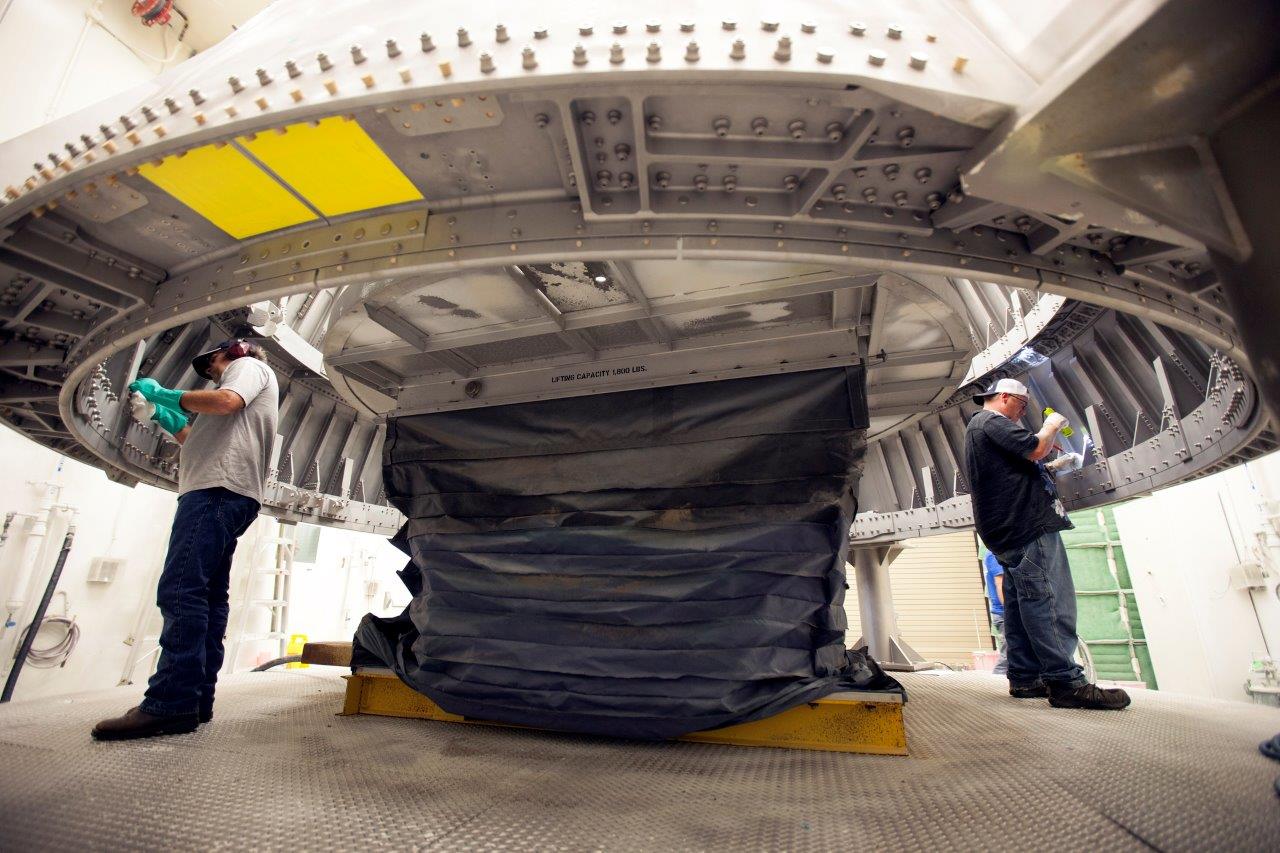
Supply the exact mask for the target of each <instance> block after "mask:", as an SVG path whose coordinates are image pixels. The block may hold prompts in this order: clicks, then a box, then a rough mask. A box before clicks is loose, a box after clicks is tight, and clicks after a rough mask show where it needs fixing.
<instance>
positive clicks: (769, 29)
mask: <svg viewBox="0 0 1280 853" xmlns="http://www.w3.org/2000/svg"><path fill="white" fill-rule="evenodd" d="M760 29H762V30H764V31H765V32H766V33H776V32H777V31H778V22H777V21H761V22H760Z"/></svg>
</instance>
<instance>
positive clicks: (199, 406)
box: [178, 388, 244, 415]
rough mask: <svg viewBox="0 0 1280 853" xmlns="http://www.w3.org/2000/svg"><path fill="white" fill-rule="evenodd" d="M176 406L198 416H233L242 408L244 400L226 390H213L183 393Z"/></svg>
mask: <svg viewBox="0 0 1280 853" xmlns="http://www.w3.org/2000/svg"><path fill="white" fill-rule="evenodd" d="M178 405H180V406H182V408H183V409H184V410H186V411H188V412H195V413H196V414H198V415H234V414H235V413H236V412H238V411H240V410H241V409H243V408H244V398H243V397H241V396H240V395H239V394H237V393H236V392H235V391H231V390H228V389H226V388H215V389H213V390H211V391H183V392H182V397H181V399H179V401H178Z"/></svg>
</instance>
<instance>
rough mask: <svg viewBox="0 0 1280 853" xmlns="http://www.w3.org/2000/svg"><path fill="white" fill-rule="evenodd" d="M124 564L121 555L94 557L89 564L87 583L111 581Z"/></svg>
mask: <svg viewBox="0 0 1280 853" xmlns="http://www.w3.org/2000/svg"><path fill="white" fill-rule="evenodd" d="M124 564H125V561H124V558H123V557H94V558H93V562H92V563H91V564H90V565H89V583H111V582H112V581H113V580H115V579H116V575H118V574H120V571H121V570H122V569H123V568H124Z"/></svg>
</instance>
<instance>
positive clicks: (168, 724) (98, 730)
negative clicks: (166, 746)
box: [93, 708, 200, 740]
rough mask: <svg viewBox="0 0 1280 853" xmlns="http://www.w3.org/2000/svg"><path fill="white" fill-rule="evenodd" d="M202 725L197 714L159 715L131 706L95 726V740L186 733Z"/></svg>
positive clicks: (131, 738)
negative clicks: (121, 713) (120, 713)
mask: <svg viewBox="0 0 1280 853" xmlns="http://www.w3.org/2000/svg"><path fill="white" fill-rule="evenodd" d="M198 725H200V719H199V717H198V715H196V714H174V715H172V716H169V715H165V716H157V715H156V714H148V713H147V712H146V711H144V710H142V709H141V708H130V709H129V710H128V711H125V712H124V714H123V716H119V717H112V718H111V719H109V720H103V721H102V722H100V723H98V724H97V725H96V726H94V727H93V737H94V740H133V739H134V738H140V737H157V736H159V735H185V734H187V733H188V732H194V731H195V730H196V726H198Z"/></svg>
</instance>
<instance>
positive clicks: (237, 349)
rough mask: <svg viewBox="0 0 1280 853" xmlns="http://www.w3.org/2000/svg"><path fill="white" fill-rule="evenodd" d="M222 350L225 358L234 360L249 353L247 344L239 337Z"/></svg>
mask: <svg viewBox="0 0 1280 853" xmlns="http://www.w3.org/2000/svg"><path fill="white" fill-rule="evenodd" d="M222 352H223V354H225V355H226V357H227V358H229V359H232V360H233V361H234V360H235V359H237V358H244V357H245V356H246V355H248V354H249V345H248V344H246V343H245V342H244V341H242V340H240V339H239V338H236V340H235V343H233V344H232V345H231V346H229V347H227V348H226V349H224V350H223V351H222Z"/></svg>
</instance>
